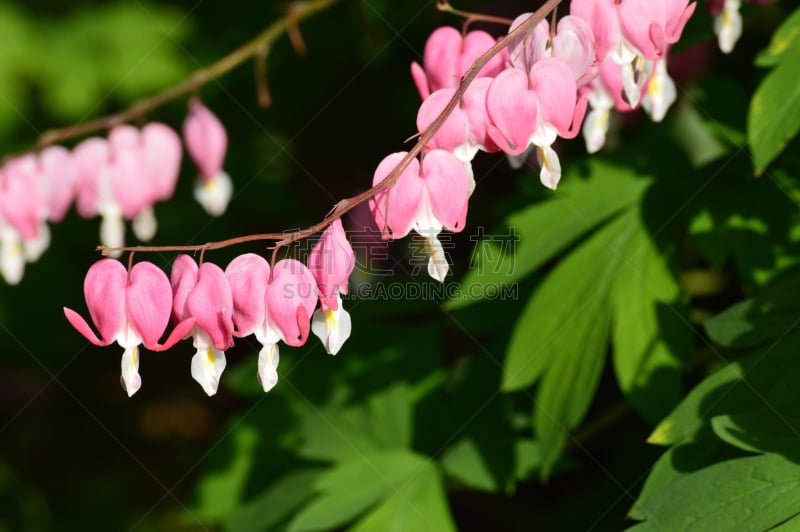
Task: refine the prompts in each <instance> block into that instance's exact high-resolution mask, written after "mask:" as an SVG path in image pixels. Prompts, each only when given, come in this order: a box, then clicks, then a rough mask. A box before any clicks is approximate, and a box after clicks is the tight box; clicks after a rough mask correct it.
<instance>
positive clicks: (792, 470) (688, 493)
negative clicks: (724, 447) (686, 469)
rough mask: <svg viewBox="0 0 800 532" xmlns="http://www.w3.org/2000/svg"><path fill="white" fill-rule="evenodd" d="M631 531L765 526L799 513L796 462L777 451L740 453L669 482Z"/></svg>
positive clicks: (799, 484) (799, 485) (799, 476)
mask: <svg viewBox="0 0 800 532" xmlns="http://www.w3.org/2000/svg"><path fill="white" fill-rule="evenodd" d="M646 512H647V521H645V522H644V523H643V524H641V525H639V526H637V527H635V528H633V529H632V530H637V531H638V530H651V529H652V530H688V529H692V530H767V529H769V528H771V527H773V526H776V525H779V524H781V523H783V522H784V521H786V520H787V519H791V518H793V517H795V516H796V515H798V514H799V513H800V465H799V464H796V463H794V462H791V461H789V460H787V459H786V458H784V457H783V456H780V455H777V454H765V455H761V456H754V457H748V458H738V459H736V460H729V461H726V462H722V463H719V464H715V465H712V466H709V467H707V468H705V469H703V470H701V471H698V472H697V473H694V474H692V475H687V476H685V477H682V478H679V479H677V480H675V481H674V482H672V483H670V484H669V485H668V486H667V487H666V488H665V489H663V490H661V491H659V492H658V493H656V494H655V495H653V496H652V497H651V498H649V499H648V500H647V506H646Z"/></svg>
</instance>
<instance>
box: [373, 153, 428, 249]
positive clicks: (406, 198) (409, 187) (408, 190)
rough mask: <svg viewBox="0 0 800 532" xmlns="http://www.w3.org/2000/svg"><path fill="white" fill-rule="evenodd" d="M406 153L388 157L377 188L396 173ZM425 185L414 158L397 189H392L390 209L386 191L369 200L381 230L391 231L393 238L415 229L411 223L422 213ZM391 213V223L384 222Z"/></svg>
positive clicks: (375, 179)
mask: <svg viewBox="0 0 800 532" xmlns="http://www.w3.org/2000/svg"><path fill="white" fill-rule="evenodd" d="M405 155H406V152H398V153H393V154H391V155H388V156H386V157H385V158H384V159H383V161H381V163H380V164H379V165H378V168H377V169H376V170H375V175H374V176H373V178H372V184H373V186H374V185H377V184H378V183H380V182H381V181H383V180H384V179H386V178H387V177H388V176H389V174H390V173H391V172H392V170H394V169H395V168H396V167H397V165H398V164H399V163H400V161H401V160H402V159H403V157H405ZM422 191H423V183H422V180H421V179H420V177H419V161H418V160H417V159H414V160H413V161H411V163H410V164H409V165H408V166H407V167H406V169H405V170H403V172H402V173H401V174H400V176H399V177H398V179H397V181H396V182H395V184H394V186H392V187H391V189H390V190H389V192H388V194H389V203H388V208H387V204H386V194H387V193H386V192H381V193H379V194H376V195H375V197H374V198H372V199H371V200H370V201H369V208H370V211H371V212H372V216H373V217H374V218H375V222H376V223H377V224H378V227H380V228H381V229H385V228H386V227H387V225H388V229H389V231H390V232H391V235H390V236H391V238H403V237H404V236H406V235H407V234H408V232H409V231H410V230H411V224H413V223H414V218H415V217H416V216H417V212H419V207H420V204H421V202H422ZM387 210H388V224H387V222H386V221H385V220H384V214H385V213H386V212H387Z"/></svg>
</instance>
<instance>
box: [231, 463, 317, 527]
mask: <svg viewBox="0 0 800 532" xmlns="http://www.w3.org/2000/svg"><path fill="white" fill-rule="evenodd" d="M321 473H322V470H321V469H299V470H296V471H293V472H292V473H289V474H288V475H286V476H284V477H282V478H280V479H278V480H277V481H275V482H274V483H272V484H271V485H270V487H269V488H268V489H266V490H264V492H262V493H260V494H259V495H256V496H255V497H253V498H252V499H250V500H248V501H246V502H245V503H244V504H243V505H241V506H239V507H238V508H236V510H234V511H233V512H232V513H231V514H230V515H228V516H227V517H226V518H225V521H224V524H225V528H226V529H227V530H230V531H232V532H261V531H264V530H270V529H272V528H273V527H275V526H276V525H277V524H279V523H280V522H281V521H284V520H285V519H287V518H288V517H289V516H290V515H291V514H292V512H294V511H295V510H296V509H297V508H298V507H299V506H300V505H301V504H303V503H304V502H305V501H306V500H307V499H308V498H309V497H311V492H312V485H313V484H314V482H315V481H316V480H317V478H318V477H319V475H320V474H321Z"/></svg>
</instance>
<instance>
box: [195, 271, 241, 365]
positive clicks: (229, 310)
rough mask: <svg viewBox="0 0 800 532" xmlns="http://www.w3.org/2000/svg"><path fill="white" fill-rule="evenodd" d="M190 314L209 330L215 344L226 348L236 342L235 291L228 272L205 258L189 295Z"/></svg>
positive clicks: (218, 347)
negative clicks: (229, 280)
mask: <svg viewBox="0 0 800 532" xmlns="http://www.w3.org/2000/svg"><path fill="white" fill-rule="evenodd" d="M186 308H187V309H188V310H189V314H190V315H191V316H193V317H194V318H196V320H197V322H196V324H197V326H198V327H200V328H201V329H202V330H204V331H205V332H206V333H208V336H209V338H211V341H212V342H213V343H214V347H216V348H217V349H219V350H220V351H224V350H226V349H229V348H231V347H232V346H233V336H232V334H233V320H232V314H233V295H232V293H231V287H230V284H229V283H228V278H227V277H225V272H223V271H222V269H221V268H220V267H219V266H217V265H216V264H211V263H210V262H204V263H203V264H202V265H201V266H200V269H199V271H198V275H197V284H196V285H195V286H194V289H193V290H192V291H191V293H190V294H189V297H188V298H187V299H186Z"/></svg>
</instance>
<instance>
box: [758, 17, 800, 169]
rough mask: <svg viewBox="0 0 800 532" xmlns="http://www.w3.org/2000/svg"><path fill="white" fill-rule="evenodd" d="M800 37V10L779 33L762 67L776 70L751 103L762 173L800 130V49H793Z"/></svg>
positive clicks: (765, 56)
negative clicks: (799, 67) (799, 73)
mask: <svg viewBox="0 0 800 532" xmlns="http://www.w3.org/2000/svg"><path fill="white" fill-rule="evenodd" d="M799 35H800V10H797V11H796V12H795V14H794V16H792V17H789V18H788V19H786V21H785V22H784V23H783V25H782V26H781V27H780V28H779V29H778V30H777V31H776V32H775V34H774V35H773V38H772V42H771V43H770V45H769V48H767V50H766V51H764V52H763V53H762V54H761V55H760V56H759V60H758V64H761V65H764V66H774V67H775V68H774V69H773V70H772V71H771V72H770V73H769V74H768V75H767V76H766V78H764V80H763V81H762V82H761V84H760V85H759V87H758V89H756V92H755V94H754V95H753V99H752V100H751V102H750V112H749V115H748V120H747V140H748V143H749V144H750V149H751V150H752V152H753V159H754V161H753V162H754V165H755V169H756V173H758V174H760V173H761V172H762V171H763V170H764V169H765V168H766V167H767V166H768V165H769V164H770V163H771V162H772V161H773V160H774V159H775V158H776V157H777V156H778V155H779V154H780V153H781V152H782V151H783V150H784V148H785V147H786V145H787V144H788V142H789V141H790V140H791V139H792V138H794V137H795V136H796V135H797V133H798V131H800V105H798V99H799V98H800V91H799V90H798V87H797V63H798V61H800V47H797V46H793V44H794V43H795V42H796V40H797V39H798V36H799Z"/></svg>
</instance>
